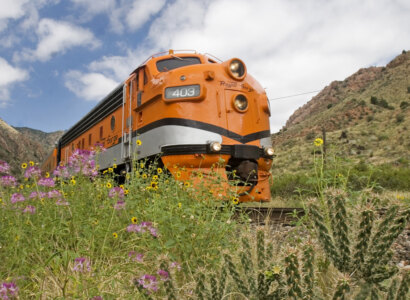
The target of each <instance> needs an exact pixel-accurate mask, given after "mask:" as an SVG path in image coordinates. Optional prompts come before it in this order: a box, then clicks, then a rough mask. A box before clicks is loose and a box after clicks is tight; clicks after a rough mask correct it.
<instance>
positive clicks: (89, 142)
mask: <svg viewBox="0 0 410 300" xmlns="http://www.w3.org/2000/svg"><path fill="white" fill-rule="evenodd" d="M88 146H90V147H91V133H90V134H89V135H88Z"/></svg>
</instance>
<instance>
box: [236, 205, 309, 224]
mask: <svg viewBox="0 0 410 300" xmlns="http://www.w3.org/2000/svg"><path fill="white" fill-rule="evenodd" d="M237 213H238V214H239V213H245V214H247V215H248V216H249V219H251V223H253V224H258V225H264V224H278V225H279V224H280V225H292V224H293V222H294V221H296V220H297V218H300V217H302V216H303V215H304V214H305V210H304V209H303V208H290V207H238V208H237Z"/></svg>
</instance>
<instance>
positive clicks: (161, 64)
mask: <svg viewBox="0 0 410 300" xmlns="http://www.w3.org/2000/svg"><path fill="white" fill-rule="evenodd" d="M200 63H201V61H200V59H199V58H198V57H176V56H174V57H173V58H168V59H163V60H159V61H157V69H158V71H160V72H167V71H171V70H173V69H176V68H181V67H185V66H189V65H198V64H200Z"/></svg>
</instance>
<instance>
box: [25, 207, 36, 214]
mask: <svg viewBox="0 0 410 300" xmlns="http://www.w3.org/2000/svg"><path fill="white" fill-rule="evenodd" d="M23 212H24V213H29V214H32V215H33V214H35V213H36V207H35V206H32V205H27V206H26V208H25V209H24V210H23Z"/></svg>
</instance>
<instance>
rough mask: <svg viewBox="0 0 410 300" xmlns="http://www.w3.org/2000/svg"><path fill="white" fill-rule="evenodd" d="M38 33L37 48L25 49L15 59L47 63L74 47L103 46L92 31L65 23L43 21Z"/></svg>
mask: <svg viewBox="0 0 410 300" xmlns="http://www.w3.org/2000/svg"><path fill="white" fill-rule="evenodd" d="M36 33H37V35H38V39H39V42H38V44H37V48H36V49H35V50H32V49H25V50H23V51H22V53H21V54H20V55H17V56H16V57H15V59H17V60H18V59H23V60H32V61H33V60H40V61H47V60H49V59H50V58H51V57H52V56H53V55H54V54H57V53H65V52H66V51H67V50H68V49H71V48H73V47H78V46H82V47H90V48H91V49H94V48H96V47H98V46H100V44H101V43H100V41H98V40H97V39H96V38H95V37H94V34H93V33H92V32H91V31H90V30H88V29H84V28H82V27H79V26H76V25H74V24H71V23H68V22H64V21H55V20H52V19H42V20H40V22H39V23H38V27H37V30H36Z"/></svg>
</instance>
